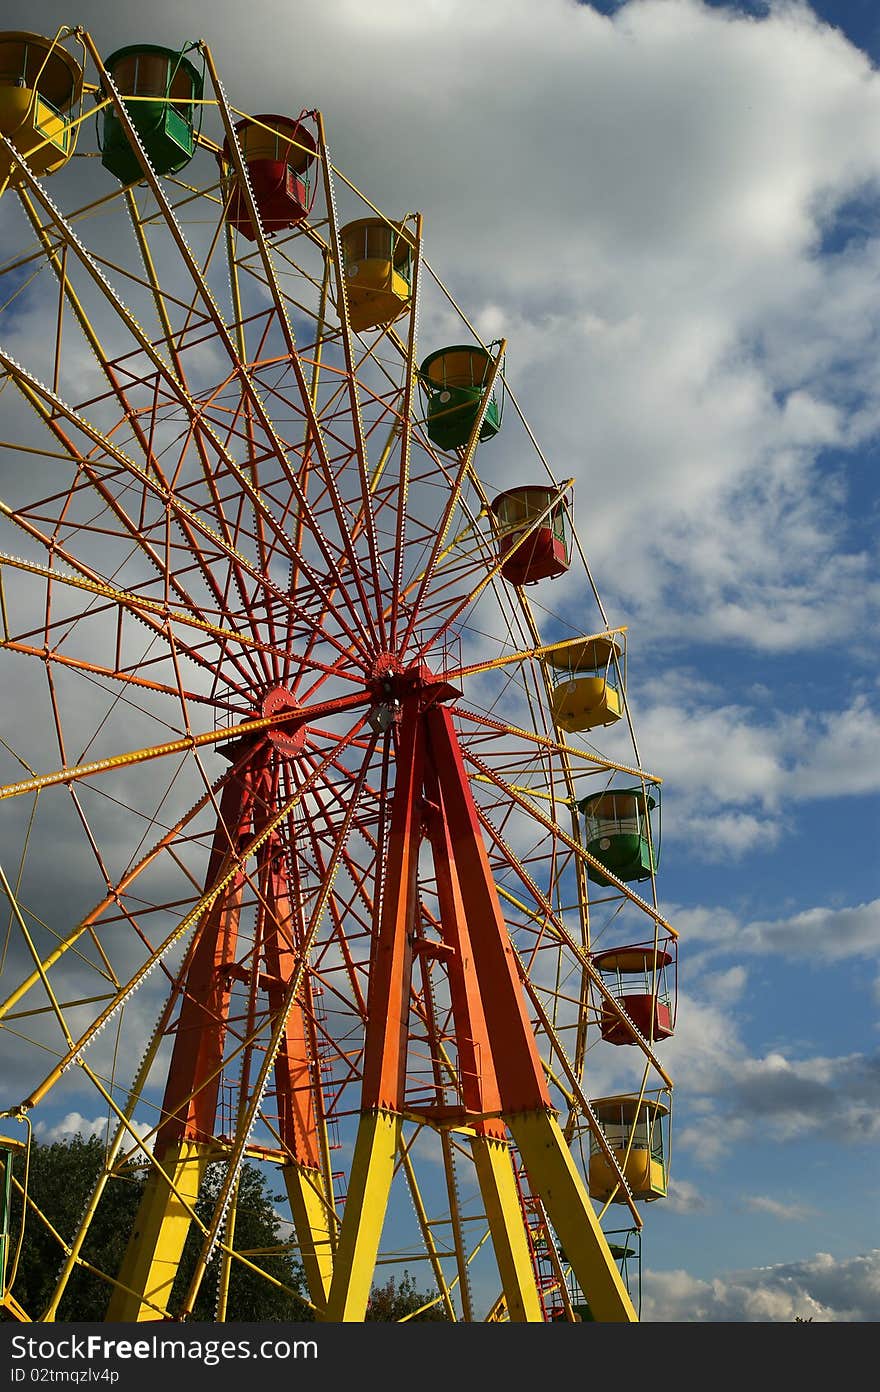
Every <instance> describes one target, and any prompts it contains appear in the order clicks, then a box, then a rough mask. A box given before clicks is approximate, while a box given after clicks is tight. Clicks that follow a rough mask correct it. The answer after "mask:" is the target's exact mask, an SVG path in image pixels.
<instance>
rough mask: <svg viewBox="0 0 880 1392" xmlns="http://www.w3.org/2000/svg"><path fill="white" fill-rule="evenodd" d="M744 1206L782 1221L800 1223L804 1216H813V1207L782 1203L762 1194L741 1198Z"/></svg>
mask: <svg viewBox="0 0 880 1392" xmlns="http://www.w3.org/2000/svg"><path fill="white" fill-rule="evenodd" d="M743 1202H744V1204H745V1207H746V1208H750V1209H753V1210H754V1212H755V1213H766V1214H769V1216H770V1217H771V1218H779V1219H781V1221H782V1222H784V1223H801V1222H803V1221H804V1219H805V1218H811V1217H813V1215H814V1213H815V1209H812V1208H809V1207H808V1206H807V1205H806V1204H802V1203H782V1202H781V1201H780V1200H779V1199H771V1198H768V1197H767V1196H765V1195H762V1194H755V1195H754V1196H752V1197H750V1198H747V1199H744V1200H743Z"/></svg>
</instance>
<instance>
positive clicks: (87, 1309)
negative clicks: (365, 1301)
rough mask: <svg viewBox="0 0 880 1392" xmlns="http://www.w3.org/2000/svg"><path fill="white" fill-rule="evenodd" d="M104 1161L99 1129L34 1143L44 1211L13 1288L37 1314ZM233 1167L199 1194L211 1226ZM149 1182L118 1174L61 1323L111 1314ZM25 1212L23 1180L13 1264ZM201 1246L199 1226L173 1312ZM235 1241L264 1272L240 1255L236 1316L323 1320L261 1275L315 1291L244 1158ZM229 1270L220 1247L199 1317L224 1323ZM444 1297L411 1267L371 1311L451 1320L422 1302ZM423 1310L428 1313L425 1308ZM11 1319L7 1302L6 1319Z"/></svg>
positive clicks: (15, 1214) (388, 1316) (231, 1302)
mask: <svg viewBox="0 0 880 1392" xmlns="http://www.w3.org/2000/svg"><path fill="white" fill-rule="evenodd" d="M103 1163H104V1146H103V1144H102V1142H101V1141H99V1140H98V1139H97V1138H96V1137H94V1136H92V1137H90V1138H89V1139H88V1140H84V1139H83V1137H82V1136H75V1137H74V1138H73V1140H71V1141H64V1142H62V1141H56V1142H54V1143H53V1144H51V1145H48V1144H47V1145H41V1144H40V1143H39V1142H37V1141H34V1142H33V1143H32V1145H31V1152H30V1162H29V1171H28V1185H27V1188H28V1194H29V1196H30V1198H31V1199H33V1201H34V1204H35V1205H36V1207H37V1208H38V1209H39V1211H40V1214H42V1217H40V1214H38V1213H37V1212H36V1211H35V1210H34V1208H33V1207H32V1206H31V1205H28V1206H27V1214H26V1219H25V1231H24V1240H23V1242H22V1244H21V1257H20V1260H19V1263H18V1268H17V1272H16V1277H15V1284H14V1286H13V1294H14V1296H15V1298H16V1300H17V1301H18V1302H19V1304H20V1305H21V1306H23V1308H24V1309H25V1310H27V1312H28V1313H29V1314H30V1315H31V1317H32V1318H36V1319H40V1318H41V1317H42V1315H43V1314H44V1313H45V1310H46V1307H47V1306H48V1304H49V1301H50V1299H51V1296H52V1292H53V1290H54V1288H55V1284H56V1281H57V1277H58V1272H59V1270H60V1268H61V1264H62V1262H63V1260H64V1247H63V1245H62V1244H63V1243H69V1242H70V1241H71V1240H72V1239H73V1237H74V1235H75V1234H76V1231H77V1229H78V1227H79V1223H80V1219H81V1218H82V1214H83V1210H84V1209H85V1206H86V1203H87V1202H88V1199H89V1196H90V1194H91V1192H92V1190H93V1188H94V1185H95V1182H96V1181H97V1179H98V1176H99V1174H100V1173H101V1170H102V1168H103ZM13 1173H14V1175H15V1177H16V1178H17V1179H18V1180H19V1181H21V1180H22V1179H23V1174H24V1170H23V1166H22V1163H21V1160H20V1159H17V1160H16V1162H15V1165H14V1169H13ZM224 1173H225V1167H224V1166H223V1165H222V1164H219V1163H218V1164H215V1165H209V1167H208V1170H207V1173H206V1176H205V1181H204V1184H203V1185H202V1191H201V1193H200V1195H199V1198H198V1200H197V1202H196V1214H197V1216H198V1217H199V1218H200V1219H201V1221H202V1222H203V1223H204V1224H205V1225H207V1224H208V1223H209V1222H210V1219H211V1216H212V1214H213V1211H214V1204H215V1201H216V1198H217V1194H218V1192H219V1189H220V1186H221V1184H222V1182H223V1176H224ZM144 1184H145V1179H144V1173H143V1170H142V1169H139V1168H138V1167H137V1166H135V1165H131V1166H129V1167H127V1168H124V1169H123V1170H122V1171H121V1172H120V1174H119V1175H114V1177H113V1178H112V1179H110V1180H109V1181H108V1183H107V1185H106V1186H105V1189H104V1193H103V1196H102V1198H101V1202H100V1204H99V1205H98V1209H97V1212H96V1214H95V1217H94V1219H93V1220H92V1223H91V1225H90V1227H89V1233H88V1237H87V1238H86V1241H85V1243H84V1244H83V1248H82V1252H81V1257H82V1264H81V1265H79V1266H77V1267H76V1269H75V1270H74V1272H73V1274H72V1276H71V1278H70V1281H69V1282H68V1284H67V1288H66V1290H65V1292H64V1295H63V1297H62V1299H61V1302H60V1304H59V1308H58V1314H57V1317H56V1318H57V1319H58V1320H59V1321H60V1322H77V1323H81V1322H85V1321H101V1320H103V1319H104V1317H105V1314H106V1309H107V1301H108V1299H109V1296H110V1286H109V1283H108V1281H107V1280H105V1279H102V1275H103V1276H104V1277H111V1278H112V1277H114V1276H115V1275H116V1273H117V1272H118V1270H119V1267H120V1265H121V1263H122V1258H123V1256H124V1254H125V1249H126V1245H127V1243H128V1238H129V1234H130V1233H131V1231H132V1228H133V1227H134V1223H135V1217H136V1215H137V1209H138V1204H139V1203H140V1200H141V1196H142V1194H143V1192H144ZM21 1210H22V1203H21V1194H20V1192H19V1190H18V1189H17V1188H16V1187H13V1196H12V1205H11V1214H10V1238H11V1240H10V1258H9V1259H10V1262H11V1261H12V1259H13V1257H14V1254H15V1250H16V1247H17V1245H18V1238H19V1233H20V1230H21ZM201 1245H202V1233H201V1230H200V1229H199V1228H198V1227H197V1226H196V1225H195V1224H193V1225H192V1226H191V1228H190V1232H189V1235H188V1237H187V1240H186V1244H185V1246H184V1249H183V1254H182V1256H181V1260H180V1267H179V1269H178V1273H177V1277H176V1279H175V1282H174V1286H173V1289H172V1292H171V1299H170V1301H169V1314H170V1315H171V1317H172V1319H173V1318H175V1317H176V1316H177V1315H178V1314H179V1312H180V1307H181V1304H182V1302H183V1301H184V1299H185V1297H186V1293H187V1291H188V1290H189V1286H190V1282H191V1280H192V1276H193V1273H194V1271H195V1266H196V1262H197V1260H198V1257H199V1253H200V1251H201ZM235 1248H236V1251H238V1252H240V1253H242V1255H244V1256H246V1257H247V1259H248V1261H249V1262H252V1263H253V1265H254V1266H256V1267H258V1268H259V1270H258V1271H254V1270H251V1269H250V1267H248V1266H245V1265H244V1264H243V1263H242V1262H240V1261H234V1262H233V1263H232V1269H231V1273H230V1282H229V1297H228V1302H227V1307H226V1319H227V1321H230V1322H235V1321H248V1320H252V1321H256V1322H259V1321H263V1320H267V1321H269V1320H270V1321H280V1320H285V1321H292V1322H294V1323H304V1322H308V1321H311V1320H313V1319H314V1314H313V1311H312V1310H311V1309H310V1308H309V1306H308V1304H307V1303H306V1302H305V1300H304V1299H302V1298H300V1299H298V1298H297V1296H296V1295H292V1294H290V1293H289V1291H286V1290H283V1289H281V1286H279V1285H275V1284H272V1283H271V1282H270V1281H267V1280H265V1279H264V1278H263V1277H262V1276H261V1275H260V1274H259V1272H260V1271H264V1272H266V1273H267V1274H268V1275H269V1276H271V1277H274V1279H275V1281H277V1282H280V1283H281V1285H282V1286H287V1287H289V1288H291V1289H292V1290H293V1291H295V1292H298V1293H299V1294H300V1296H304V1295H305V1293H306V1287H305V1280H304V1273H303V1269H302V1265H301V1264H300V1262H299V1261H298V1260H297V1259H296V1256H295V1254H294V1251H293V1250H292V1248H291V1246H290V1245H289V1244H287V1243H285V1241H284V1235H283V1231H282V1224H281V1220H280V1218H279V1216H278V1214H277V1213H276V1212H275V1209H274V1207H273V1202H272V1196H271V1194H270V1192H269V1190H268V1189H267V1187H266V1179H265V1176H264V1173H263V1171H262V1170H260V1169H259V1168H258V1167H256V1166H254V1165H249V1164H245V1165H243V1166H242V1170H241V1176H240V1179H239V1189H238V1199H237V1204H236V1219H235ZM99 1273H101V1274H99ZM219 1278H220V1255H219V1253H215V1255H214V1256H213V1257H212V1258H211V1261H210V1262H209V1263H208V1266H207V1269H206V1271H205V1275H204V1278H203V1280H202V1283H201V1286H200V1289H199V1294H198V1297H197V1299H196V1302H195V1304H194V1307H193V1312H192V1315H191V1316H190V1318H191V1319H193V1320H196V1321H199V1322H202V1323H208V1324H211V1323H213V1322H214V1319H215V1315H216V1309H217V1290H218V1282H219ZM435 1297H436V1293H435V1292H431V1291H419V1290H418V1289H417V1288H416V1283H415V1281H414V1280H413V1278H412V1277H411V1276H410V1274H409V1272H408V1271H404V1273H403V1276H402V1277H401V1278H400V1279H399V1280H398V1279H396V1278H395V1277H394V1276H390V1277H389V1278H388V1280H387V1281H386V1282H385V1283H384V1285H376V1286H374V1287H373V1290H372V1293H371V1296H370V1301H369V1305H368V1307H367V1314H366V1318H367V1319H368V1320H384V1321H389V1322H399V1321H400V1320H402V1319H403V1318H404V1317H405V1316H411V1317H412V1319H413V1320H445V1319H446V1312H445V1310H444V1308H443V1306H442V1305H440V1304H435V1305H430V1308H428V1309H425V1310H422V1306H427V1305H429V1303H430V1302H431V1301H432V1300H433V1299H435ZM419 1310H421V1311H422V1312H421V1313H420V1314H416V1313H415V1312H416V1311H419ZM8 1318H10V1317H9V1316H8V1315H6V1314H5V1312H4V1311H2V1310H0V1320H2V1319H8Z"/></svg>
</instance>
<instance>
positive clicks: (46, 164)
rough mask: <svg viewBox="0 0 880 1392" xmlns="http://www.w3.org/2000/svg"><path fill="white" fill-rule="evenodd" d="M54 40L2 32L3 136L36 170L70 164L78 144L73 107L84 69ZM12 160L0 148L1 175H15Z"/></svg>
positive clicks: (0, 112) (46, 170) (0, 128)
mask: <svg viewBox="0 0 880 1392" xmlns="http://www.w3.org/2000/svg"><path fill="white" fill-rule="evenodd" d="M69 33H70V30H68V29H60V30H59V31H58V34H57V35H56V36H55V38H54V39H48V38H44V37H43V36H42V35H39V34H31V33H24V32H15V33H4V34H0V134H2V135H4V136H6V137H7V138H8V139H9V140H10V142H11V143H12V144H13V145H14V146H15V148H16V149H17V150H18V151H19V153H20V154H22V155H24V156H25V158H26V159H27V161H28V163H29V165H30V167H31V169H32V170H33V172H34V173H35V174H40V175H42V174H51V173H52V172H53V171H54V170H56V169H60V168H61V166H62V165H63V164H66V163H67V161H68V160H69V159H70V157H71V155H72V154H73V151H74V149H75V146H76V135H77V128H76V124H74V125H73V126H72V124H71V120H72V118H71V115H70V111H71V108H72V107H73V106H74V105H75V104H76V103H77V102H78V101H79V98H80V94H81V92H82V69H81V67H80V65H79V64H78V63H77V62H76V60H75V59H74V58H73V56H72V54H70V53H68V52H67V50H66V49H64V48H62V47H61V44H60V42H59V40H60V38H61V37H62V36H63V35H65V34H69ZM13 171H14V161H13V160H12V159H11V158H10V157H9V156H8V155H7V154H5V153H4V152H2V151H0V175H2V176H3V177H7V176H9V175H10V174H11V173H12V174H13V177H14V172H13Z"/></svg>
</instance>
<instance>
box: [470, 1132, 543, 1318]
mask: <svg viewBox="0 0 880 1392" xmlns="http://www.w3.org/2000/svg"><path fill="white" fill-rule="evenodd" d="M471 1150H472V1153H473V1157H474V1166H475V1168H476V1171H477V1179H478V1181H479V1185H480V1193H481V1194H482V1197H483V1204H484V1207H485V1209H486V1217H487V1219H488V1222H489V1230H490V1232H491V1234H492V1246H493V1249H494V1252H495V1260H496V1261H497V1262H498V1271H499V1274H500V1276H501V1285H502V1287H503V1290H504V1295H505V1299H506V1301H507V1308H508V1310H509V1312H510V1318H511V1320H514V1321H516V1322H517V1323H526V1322H529V1323H542V1322H543V1319H544V1313H543V1310H542V1309H541V1299H540V1296H539V1295H538V1287H537V1285H536V1282H535V1269H534V1266H533V1265H532V1258H531V1253H530V1251H529V1244H528V1237H527V1235H526V1228H525V1224H524V1222H523V1211H522V1205H521V1203H520V1197H519V1191H518V1189H517V1185H516V1175H515V1174H514V1170H513V1161H512V1158H511V1154H510V1147H509V1146H508V1144H507V1142H506V1141H503V1140H499V1139H496V1138H494V1137H490V1136H474V1138H473V1139H472V1141H471Z"/></svg>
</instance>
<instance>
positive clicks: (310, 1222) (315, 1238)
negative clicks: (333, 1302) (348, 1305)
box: [282, 1164, 336, 1308]
mask: <svg viewBox="0 0 880 1392" xmlns="http://www.w3.org/2000/svg"><path fill="white" fill-rule="evenodd" d="M282 1174H283V1175H284V1183H285V1186H286V1188H287V1197H288V1200H289V1201H290V1212H291V1216H292V1218H293V1226H294V1228H295V1229H296V1237H297V1241H298V1243H299V1254H300V1257H301V1258H302V1264H303V1270H304V1271H305V1273H306V1281H307V1283H308V1287H309V1295H310V1296H311V1297H312V1300H313V1301H314V1303H315V1305H317V1306H318V1307H319V1308H321V1307H323V1306H324V1305H326V1304H327V1300H328V1297H329V1295H330V1285H331V1282H332V1280H333V1239H334V1235H335V1228H336V1223H335V1215H334V1214H333V1213H332V1211H331V1209H330V1206H329V1204H328V1203H327V1199H326V1197H325V1194H324V1180H323V1176H322V1174H321V1171H320V1170H313V1169H309V1168H307V1166H305V1165H297V1164H293V1165H285V1166H284V1168H283V1170H282Z"/></svg>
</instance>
